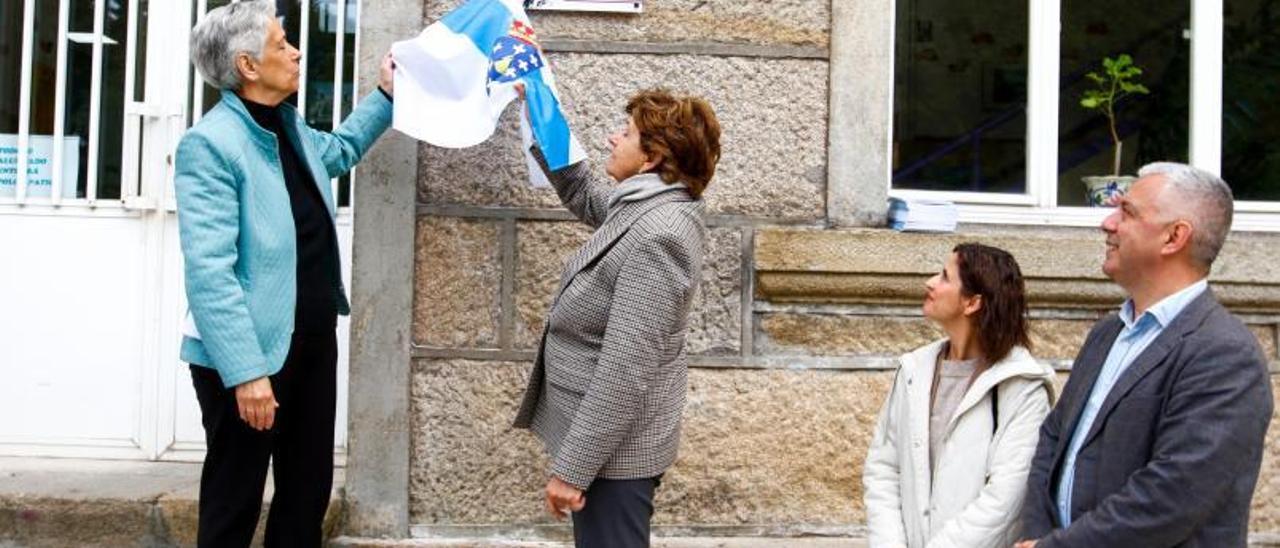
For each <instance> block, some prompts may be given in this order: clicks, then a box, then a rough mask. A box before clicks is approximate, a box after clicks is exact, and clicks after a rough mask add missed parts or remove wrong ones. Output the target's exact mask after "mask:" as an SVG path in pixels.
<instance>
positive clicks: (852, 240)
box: [755, 227, 1280, 314]
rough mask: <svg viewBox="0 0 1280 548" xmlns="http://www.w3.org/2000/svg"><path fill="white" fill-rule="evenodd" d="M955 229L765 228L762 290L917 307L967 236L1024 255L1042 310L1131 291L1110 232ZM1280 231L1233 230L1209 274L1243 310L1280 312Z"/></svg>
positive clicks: (1107, 302) (760, 245) (799, 297)
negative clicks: (1110, 272) (1109, 262)
mask: <svg viewBox="0 0 1280 548" xmlns="http://www.w3.org/2000/svg"><path fill="white" fill-rule="evenodd" d="M962 228H963V229H964V232H961V233H956V234H921V233H901V232H894V231H891V230H885V229H839V230H832V229H828V230H822V229H804V228H769V229H761V230H759V231H758V232H757V234H756V237H755V271H756V297H757V298H759V299H761V300H764V301H768V302H774V303H841V304H872V305H906V306H913V305H916V304H918V303H919V302H920V300H921V299H923V298H924V280H925V279H926V278H928V277H929V276H930V275H932V274H934V273H935V272H937V271H938V269H939V267H940V265H941V263H942V260H943V259H944V258H945V257H946V256H947V254H948V253H949V252H950V251H951V249H952V248H953V247H954V246H955V245H956V244H958V243H960V242H965V241H978V242H982V243H986V244H989V245H994V246H997V247H1000V248H1003V249H1006V250H1008V251H1009V252H1010V253H1012V254H1013V255H1014V256H1015V257H1017V259H1018V262H1019V264H1020V266H1021V267H1022V272H1023V275H1024V276H1025V278H1026V280H1027V294H1028V299H1029V300H1030V302H1031V305H1032V306H1033V307H1034V308H1050V309H1095V310H1109V309H1114V307H1115V306H1117V305H1118V304H1119V303H1120V302H1121V301H1122V300H1123V298H1124V292H1123V291H1122V290H1121V289H1120V288H1119V287H1118V286H1116V285H1115V284H1114V283H1112V282H1111V281H1110V280H1108V279H1107V278H1106V276H1105V275H1104V274H1103V273H1102V271H1101V268H1100V265H1101V262H1102V254H1103V245H1102V237H1101V235H1100V234H1099V233H1097V232H1095V231H1091V230H1089V231H1086V230H1079V229H1071V228H1031V227H1020V228H1017V229H1014V228H1012V227H1008V228H999V227H962ZM1276 249H1280V236H1277V235H1274V234H1233V235H1232V237H1231V238H1229V239H1228V240H1227V245H1226V247H1225V248H1224V249H1223V251H1222V254H1221V256H1220V257H1219V259H1218V261H1217V263H1216V264H1215V267H1214V273H1213V275H1212V276H1211V277H1210V280H1211V282H1212V283H1213V287H1214V291H1215V292H1216V293H1217V295H1218V297H1219V298H1220V299H1221V300H1222V302H1223V303H1224V304H1226V305H1227V306H1228V307H1229V308H1231V309H1232V310H1233V311H1236V312H1248V313H1261V314H1278V313H1280V267H1277V266H1276V263H1275V250H1276Z"/></svg>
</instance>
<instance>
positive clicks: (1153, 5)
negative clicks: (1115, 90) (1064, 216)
mask: <svg viewBox="0 0 1280 548" xmlns="http://www.w3.org/2000/svg"><path fill="white" fill-rule="evenodd" d="M1190 11H1191V7H1190V3H1189V2H1188V1H1187V0H1182V1H1175V2H1155V1H1134V2H1115V1H1113V0H1075V1H1072V2H1063V4H1062V45H1061V59H1062V65H1061V76H1060V78H1061V82H1062V84H1061V86H1060V89H1061V96H1060V97H1061V99H1060V103H1059V112H1058V116H1059V121H1058V132H1059V138H1058V173H1059V179H1058V204H1059V205H1074V206H1082V205H1085V204H1086V201H1085V190H1084V185H1083V183H1081V178H1082V177H1085V176H1094V175H1110V174H1111V173H1112V169H1113V166H1112V164H1113V161H1112V158H1113V156H1114V155H1113V150H1114V148H1113V144H1112V138H1111V134H1110V129H1109V124H1108V122H1107V119H1106V117H1105V116H1103V115H1101V114H1100V113H1099V112H1098V111H1096V110H1088V109H1085V108H1084V107H1082V106H1080V97H1081V95H1082V93H1083V92H1084V90H1086V89H1089V88H1092V87H1094V83H1093V82H1091V81H1090V80H1089V79H1088V78H1086V76H1085V75H1086V74H1087V73H1089V72H1091V71H1093V72H1101V71H1102V70H1103V69H1102V59H1103V58H1104V57H1113V58H1114V57H1117V56H1119V55H1120V54H1122V53H1123V54H1129V55H1130V56H1132V57H1133V60H1134V64H1135V65H1137V66H1139V67H1140V68H1141V69H1142V70H1143V74H1142V75H1141V76H1140V77H1139V81H1140V82H1141V83H1142V84H1143V85H1145V86H1146V87H1147V88H1148V89H1150V90H1151V93H1150V94H1149V95H1133V96H1130V97H1128V98H1126V99H1124V100H1122V101H1121V102H1120V103H1118V104H1117V108H1116V111H1117V112H1116V117H1117V123H1116V126H1117V128H1116V129H1117V133H1118V134H1119V136H1120V138H1121V142H1122V143H1123V144H1122V147H1121V152H1122V156H1121V173H1120V174H1121V175H1132V174H1134V173H1135V172H1136V171H1137V169H1138V167H1140V166H1142V165H1143V164H1145V163H1147V162H1153V161H1158V160H1171V161H1178V162H1185V161H1187V145H1188V133H1187V131H1188V126H1187V124H1188V116H1189V115H1190V108H1189V106H1188V101H1189V99H1190V87H1189V84H1190V79H1189V77H1188V75H1189V73H1190V66H1191V65H1190V41H1189V40H1188V38H1187V36H1188V34H1187V33H1189V32H1190V31H1189V29H1190Z"/></svg>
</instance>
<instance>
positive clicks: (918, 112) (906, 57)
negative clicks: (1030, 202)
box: [893, 0, 1028, 194]
mask: <svg viewBox="0 0 1280 548" xmlns="http://www.w3.org/2000/svg"><path fill="white" fill-rule="evenodd" d="M1027 5H1028V4H1027V0H987V1H985V2H975V1H968V2H955V1H952V0H899V2H897V19H896V21H897V29H896V32H897V48H896V50H895V69H894V71H895V72H894V84H895V91H894V117H893V187H894V188H896V189H919V190H950V191H975V192H1001V193H1015V194H1022V193H1025V192H1026V191H1027V184H1026V152H1027V142H1026V133H1027V116H1026V102H1027V21H1028V11H1027Z"/></svg>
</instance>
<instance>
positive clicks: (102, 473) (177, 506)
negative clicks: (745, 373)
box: [0, 457, 865, 548]
mask: <svg viewBox="0 0 1280 548" xmlns="http://www.w3.org/2000/svg"><path fill="white" fill-rule="evenodd" d="M345 476H346V474H345V470H344V469H341V468H339V469H337V470H335V471H334V495H333V496H334V498H333V502H332V503H331V504H330V506H329V516H328V518H327V519H326V524H325V527H326V530H327V531H328V532H330V533H331V534H333V533H336V532H337V531H338V526H339V525H340V521H341V508H342V504H341V500H340V496H341V489H342V485H343V484H344V481H345ZM199 484H200V465H199V464H195V463H178V462H137V461H109V460H88V459H50V458H18V457H0V548H18V547H22V548H28V547H29V548H43V547H59V548H61V547H68V546H75V547H80V546H87V547H113V548H114V547H120V546H141V547H148V548H151V547H155V548H162V547H163V548H169V547H185V546H194V545H195V532H196V516H197V500H198V494H199ZM272 491H273V490H272V488H271V480H270V479H268V480H267V488H266V492H265V493H264V495H263V507H264V510H265V508H266V507H267V505H269V504H270V500H271V495H272ZM265 515H266V512H265V511H264V512H263V516H264V518H265ZM261 527H262V524H261V523H259V532H258V535H259V536H258V539H255V546H260V545H261V541H260V538H261ZM562 532H564V533H567V531H562ZM561 536H564V535H561ZM330 538H333V537H332V536H330ZM330 545H331V546H336V547H343V548H388V547H405V548H413V547H431V548H464V547H466V548H473V547H476V548H479V547H492V548H526V547H527V548H562V547H568V546H571V545H572V543H566V542H554V541H515V540H505V539H495V538H468V537H465V536H464V537H460V538H447V539H404V540H378V539H361V538H352V537H337V538H333V540H332V541H331V543H330ZM653 546H654V547H655V548H784V547H785V548H792V547H794V548H836V547H861V546H865V544H864V543H862V542H861V541H856V540H852V539H832V538H746V537H717V538H705V537H703V538H692V537H663V538H655V539H654V544H653Z"/></svg>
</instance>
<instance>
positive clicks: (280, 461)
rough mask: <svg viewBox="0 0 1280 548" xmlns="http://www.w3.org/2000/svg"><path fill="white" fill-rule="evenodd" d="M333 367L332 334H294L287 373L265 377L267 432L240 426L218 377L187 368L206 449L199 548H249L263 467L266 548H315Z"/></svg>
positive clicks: (325, 480) (329, 476) (324, 504)
mask: <svg viewBox="0 0 1280 548" xmlns="http://www.w3.org/2000/svg"><path fill="white" fill-rule="evenodd" d="M337 364H338V339H337V334H336V333H334V332H333V331H329V332H328V333H295V334H294V336H293V340H292V342H291V344H290V347H289V355H288V357H287V358H285V362H284V368H283V369H281V370H280V372H278V373H276V374H275V375H272V376H271V377H270V378H271V389H272V391H273V392H275V398H276V402H277V403H279V404H280V407H278V408H276V418H275V424H274V426H272V428H271V429H270V430H268V431H265V432H259V431H257V430H254V429H253V428H250V427H249V425H248V423H246V422H244V421H243V420H241V419H240V412H239V408H238V406H237V404H236V396H235V389H234V388H223V386H222V380H221V379H220V378H219V377H218V373H217V372H216V371H214V370H213V369H210V368H207V367H201V366H199V365H192V366H191V379H192V382H193V383H194V384H195V389H196V398H197V399H198V400H199V401H200V413H201V416H202V422H203V423H204V432H205V441H206V442H207V443H208V453H207V454H206V455H205V458H204V469H203V471H202V472H201V474H200V522H199V530H198V532H197V543H198V545H199V546H201V547H217V548H222V547H239V546H249V542H250V541H251V540H252V539H253V532H254V529H255V528H256V527H257V525H258V514H259V512H260V511H261V509H262V488H263V486H264V485H265V484H266V480H267V463H268V462H271V463H272V471H273V473H274V477H275V495H274V496H273V497H272V500H271V510H270V512H269V513H268V515H267V530H266V537H265V539H264V542H265V545H266V546H268V547H276V546H281V547H283V546H320V544H321V540H322V536H323V535H322V531H321V527H322V525H323V523H324V515H325V511H326V510H327V509H328V507H329V491H330V489H331V488H332V487H333V421H334V413H335V410H334V407H335V405H336V403H337Z"/></svg>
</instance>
